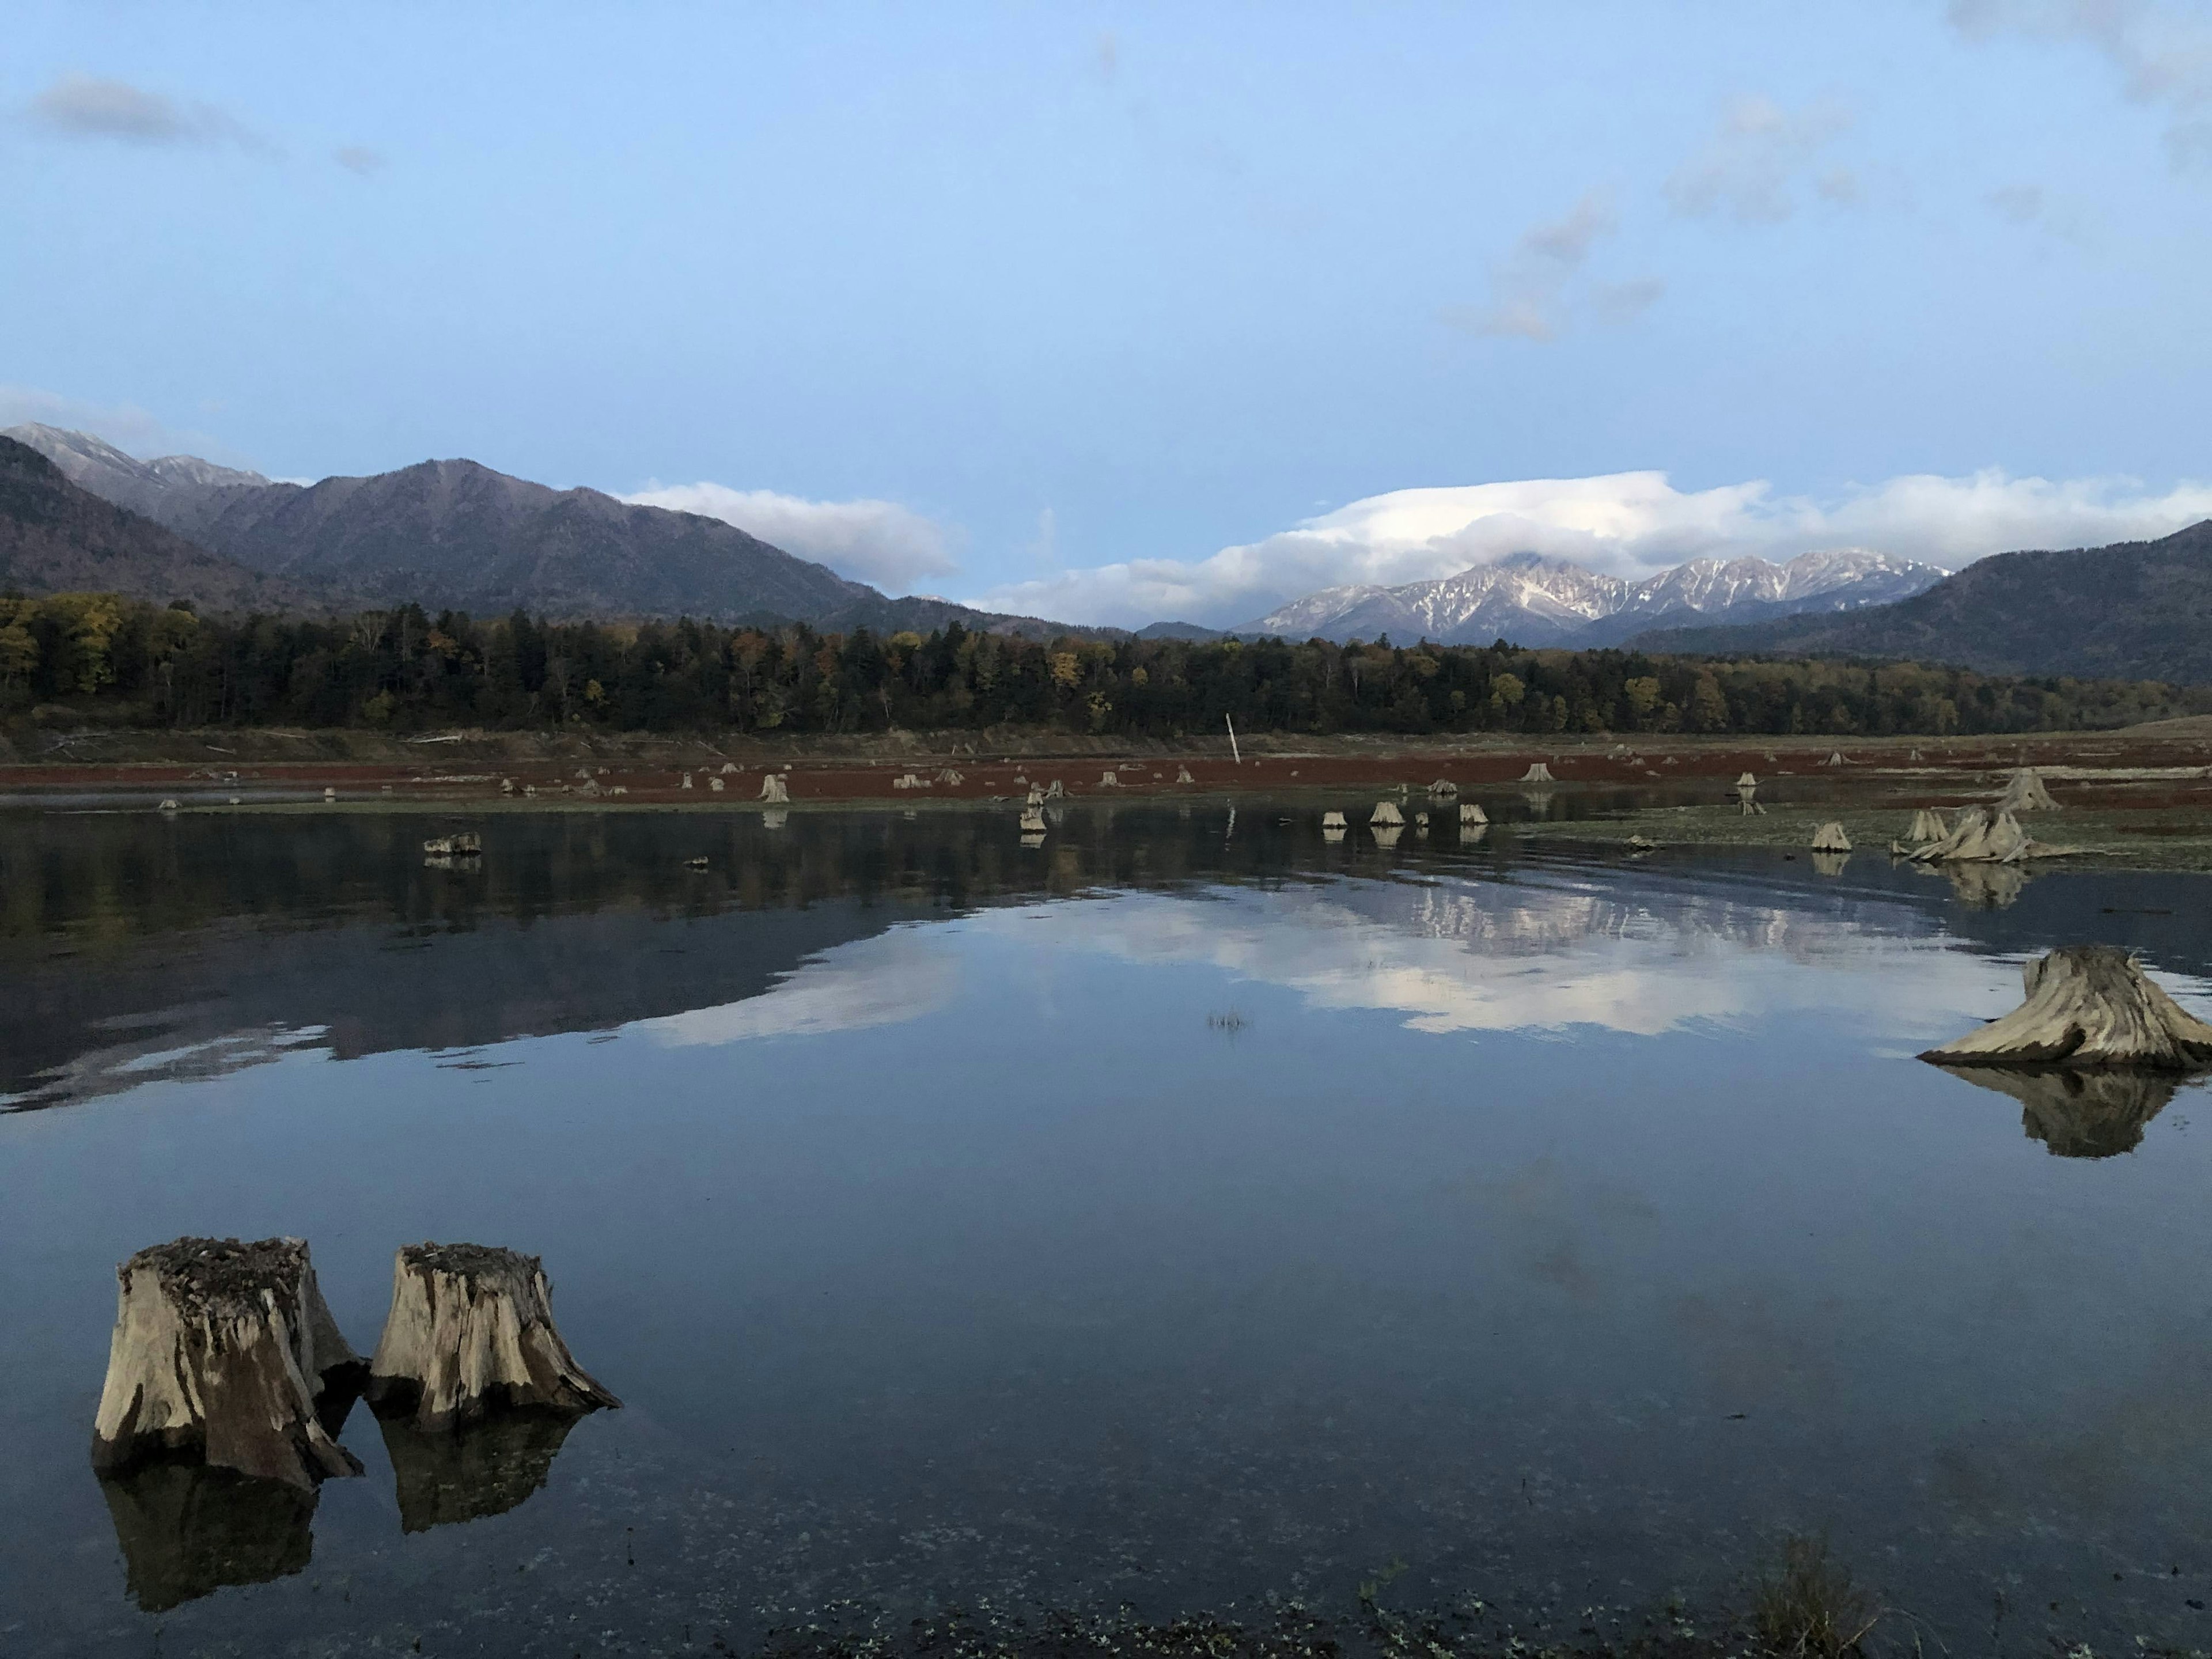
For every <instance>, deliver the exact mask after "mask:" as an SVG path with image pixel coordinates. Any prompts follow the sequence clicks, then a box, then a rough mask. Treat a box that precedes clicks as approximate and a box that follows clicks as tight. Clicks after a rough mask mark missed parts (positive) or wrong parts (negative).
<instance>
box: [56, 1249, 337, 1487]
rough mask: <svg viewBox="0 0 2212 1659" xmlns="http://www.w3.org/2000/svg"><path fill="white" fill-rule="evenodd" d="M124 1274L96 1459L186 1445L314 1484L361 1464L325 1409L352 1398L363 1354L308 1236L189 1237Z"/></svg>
mask: <svg viewBox="0 0 2212 1659" xmlns="http://www.w3.org/2000/svg"><path fill="white" fill-rule="evenodd" d="M115 1276H116V1279H117V1280H118V1284H119V1287H120V1288H119V1291H118V1296H117V1298H116V1310H115V1334H114V1337H113V1339H112V1340H111V1342H110V1343H109V1345H108V1354H107V1383H106V1387H105V1388H104V1389H102V1390H101V1392H100V1415H99V1419H98V1420H97V1422H96V1423H95V1424H94V1428H93V1449H92V1461H93V1465H94V1468H100V1469H104V1470H112V1469H121V1468H126V1467H128V1466H129V1465H130V1464H131V1463H133V1462H137V1461H138V1460H139V1459H141V1458H143V1457H147V1456H149V1455H156V1454H159V1453H161V1452H184V1453H197V1455H199V1457H200V1458H201V1460H202V1461H203V1462H206V1463H207V1464H209V1465H210V1466H211V1467H213V1468H227V1469H236V1470H237V1471H239V1473H240V1474H250V1475H255V1476H258V1477H259V1478H260V1479H262V1480H281V1481H283V1482H286V1483H287V1484H289V1485H290V1486H299V1487H302V1488H312V1487H313V1486H314V1484H315V1483H316V1482H317V1481H318V1480H322V1479H323V1478H324V1477H325V1476H327V1475H334V1474H360V1473H361V1472H362V1469H361V1465H360V1463H359V1462H356V1460H355V1458H354V1455H353V1454H352V1453H351V1452H349V1451H348V1450H346V1449H345V1448H344V1447H343V1446H341V1445H339V1444H338V1443H337V1441H336V1440H335V1439H333V1438H332V1437H331V1436H332V1428H331V1426H326V1425H325V1421H324V1420H323V1419H322V1417H320V1416H319V1414H318V1413H319V1408H320V1409H322V1410H325V1411H327V1410H329V1409H331V1407H332V1406H333V1404H334V1403H335V1402H336V1401H337V1400H339V1399H342V1400H343V1403H344V1404H345V1405H350V1404H351V1403H352V1398H353V1395H352V1390H353V1389H355V1388H356V1387H357V1386H358V1384H359V1381H360V1376H361V1356H360V1355H359V1354H356V1352H354V1351H353V1350H352V1349H351V1348H349V1347H348V1346H346V1340H345V1338H344V1337H343V1336H341V1335H340V1334H338V1328H337V1321H336V1320H334V1319H332V1318H331V1310H330V1309H329V1307H328V1306H327V1305H326V1304H325V1303H324V1301H323V1293H322V1291H321V1290H320V1289H319V1287H318V1286H317V1285H316V1284H315V1269H314V1267H313V1264H312V1263H311V1262H310V1261H308V1259H307V1243H306V1242H305V1241H304V1240H301V1239H297V1238H264V1239H262V1240H260V1241H259V1242H258V1243H252V1244H242V1243H240V1242H239V1241H238V1240H236V1239H234V1238H179V1239H177V1240H175V1241H174V1242H173V1243H167V1244H156V1245H155V1246H153V1247H152V1248H151V1249H143V1250H141V1251H139V1252H138V1254H137V1255H134V1256H132V1257H131V1259H130V1260H129V1261H126V1262H125V1263H124V1264H123V1265H122V1266H121V1267H118V1268H117V1269H116V1271H115ZM337 1416H338V1417H339V1418H340V1419H343V1411H339V1412H338V1413H337Z"/></svg>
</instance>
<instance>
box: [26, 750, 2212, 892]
mask: <svg viewBox="0 0 2212 1659" xmlns="http://www.w3.org/2000/svg"><path fill="white" fill-rule="evenodd" d="M992 735H993V734H977V735H975V736H974V737H970V736H969V735H966V734H936V735H934V736H930V735H927V734H915V733H907V732H893V733H889V734H882V735H878V736H872V737H868V738H841V739H829V740H815V741H810V742H807V743H805V744H798V743H789V744H769V743H764V742H761V741H758V740H708V739H705V738H689V739H686V738H655V737H650V736H645V735H632V736H627V737H619V738H606V737H597V736H583V735H574V736H572V735H568V734H551V735H546V734H533V733H514V732H449V733H434V734H430V735H428V737H417V738H397V737H391V736H385V735H380V734H376V733H366V732H292V731H284V730H256V731H251V732H115V733H85V734H78V735H76V736H75V737H72V738H64V739H57V740H56V742H55V744H54V745H53V747H54V749H56V750H59V752H49V753H48V754H46V755H44V756H41V757H39V758H37V759H35V760H32V759H24V758H20V757H21V747H22V745H21V744H18V745H16V755H17V756H18V758H15V759H14V760H12V761H0V808H6V807H9V806H15V807H23V808H33V809H35V808H49V809H52V808H76V809H79V810H82V809H93V810H99V809H103V808H104V809H107V810H120V811H159V810H162V804H163V803H164V802H171V801H173V802H174V803H175V805H174V808H173V810H175V811H180V812H234V811H246V812H257V813H259V812H299V811H402V812H417V813H424V814H429V815H435V816H438V817H443V818H455V819H464V818H469V817H475V816H477V815H489V814H495V813H501V812H510V811H595V812H605V811H699V812H714V811H757V810H760V809H761V808H762V807H763V805H774V806H776V807H778V808H781V809H783V810H789V811H823V810H837V809H881V808H884V807H895V808H897V809H900V810H902V811H926V810H945V809H948V808H952V809H963V810H971V811H972V810H979V809H980V810H1001V811H1010V810H1012V807H1013V806H1014V805H1016V804H1018V802H1019V801H1020V800H1021V799H1024V797H1025V796H1026V795H1027V794H1028V793H1029V791H1030V789H1031V788H1032V787H1036V788H1042V789H1045V790H1048V791H1051V790H1053V789H1054V787H1055V786H1057V794H1058V797H1059V799H1060V800H1061V801H1062V802H1064V803H1065V804H1067V805H1075V804H1078V803H1082V804H1089V805H1110V804H1112V803H1115V802H1119V801H1137V800H1148V799H1149V800H1158V799H1174V800H1177V801H1182V802H1187V803H1193V804H1196V803H1201V802H1206V801H1212V802H1215V803H1218V804H1220V805H1235V804H1236V803H1237V800H1239V799H1243V798H1248V797H1250V798H1257V797H1265V798H1267V799H1270V800H1273V801H1277V802H1280V803H1284V804H1286V805H1297V806H1304V805H1310V806H1311V807H1312V809H1313V810H1314V811H1315V813H1316V822H1317V821H1318V815H1319V813H1320V812H1321V811H1325V810H1328V809H1329V808H1335V809H1337V810H1340V811H1346V816H1347V817H1349V818H1350V819H1351V821H1352V824H1353V825H1354V826H1355V828H1356V827H1358V826H1359V825H1360V824H1362V823H1364V821H1365V817H1366V815H1367V811H1370V810H1371V809H1372V805H1373V804H1374V802H1375V801H1376V800H1378V799H1383V798H1386V797H1387V798H1390V799H1401V800H1402V801H1403V802H1404V803H1405V804H1406V810H1407V814H1408V816H1409V817H1412V816H1413V814H1414V813H1416V812H1418V811H1421V810H1422V809H1423V808H1424V807H1425V806H1426V805H1428V804H1429V803H1428V799H1427V791H1428V788H1429V786H1430V785H1431V783H1433V782H1436V781H1449V783H1451V784H1452V785H1454V786H1455V787H1456V788H1457V789H1458V790H1460V791H1461V792H1462V794H1463V795H1464V796H1465V797H1466V798H1468V799H1477V800H1489V801H1491V802H1492V803H1493V804H1494V805H1495V804H1498V803H1500V802H1501V801H1502V802H1503V803H1504V806H1505V808H1506V810H1505V811H1503V812H1500V811H1493V812H1492V817H1510V818H1511V820H1512V833H1513V834H1515V835H1516V836H1521V837H1523V838H1530V839H1566V840H1578V841H1585V842H1597V843H1601V844H1604V843H1613V842H1618V843H1620V844H1622V845H1623V847H1624V848H1626V844H1627V843H1628V842H1629V840H1630V838H1631V837H1632V836H1635V837H1640V838H1641V840H1642V841H1644V842H1657V843H1658V844H1659V848H1661V849H1662V851H1663V849H1665V848H1686V847H1697V846H1712V847H1773V848H1789V849H1792V850H1796V849H1809V847H1810V843H1811V839H1812V835H1813V831H1814V829H1816V828H1817V827H1818V826H1819V825H1820V824H1821V823H1829V822H1836V823H1842V824H1843V826H1844V830H1845V832H1846V834H1847V835H1848V836H1849V837H1850V841H1851V842H1852V845H1853V848H1854V849H1855V850H1856V851H1857V852H1859V853H1863V854H1880V853H1885V852H1887V848H1889V845H1890V843H1891V842H1892V841H1893V840H1894V839H1896V838H1898V837H1899V836H1901V834H1902V833H1903V831H1904V829H1905V823H1906V822H1907V821H1909V819H1910V817H1911V813H1912V812H1913V811H1914V810H1915V809H1917V808H1920V807H1932V808H1935V809H1936V810H1938V811H1955V810H1956V809H1957V808H1960V807H1962V806H1966V805H1986V804H1988V803H1990V801H1991V800H1993V799H1994V798H1995V797H1996V795H1997V793H1999V792H2000V791H2001V790H2002V788H2003V787H2004V783H2005V781H2006V780H2007V778H2008V777H2009V775H2011V774H2012V772H2013V771H2014V770H2015V769H2018V768H2021V767H2034V768H2037V769H2039V770H2040V771H2041V772H2042V774H2043V775H2044V778H2045V782H2046V784H2047V786H2048V787H2049V789H2050V792H2051V796H2052V798H2053V799H2055V800H2056V802H2057V805H2058V808H2059V809H2060V810H2059V811H2056V812H2052V813H2046V814H2038V815H2036V817H2035V820H2034V822H2035V824H2036V834H2037V835H2038V836H2039V839H2041V840H2044V841H2045V842H2053V843H2056V844H2059V845H2063V846H2065V847H2069V848H2075V849H2077V850H2076V851H2075V854H2073V855H2072V858H2070V859H2062V860H2042V861H2039V864H2038V865H2037V866H2036V867H2038V868H2039V869H2042V870H2046V871H2047V870H2057V869H2062V868H2064V867H2066V866H2067V865H2068V864H2069V863H2070V862H2072V861H2073V860H2075V859H2082V860H2098V861H2100V866H2101V867H2106V868H2139V869H2165V870H2172V869H2186V870H2212V719H2196V720H2172V721H2163V722H2160V723H2158V724H2155V725H2152V726H2136V727H2130V728H2124V729H2122V730H2119V731H2112V732H2053V733H2039V734H2036V735H2033V736H2027V737H2021V738H2003V739H1986V738H1973V739H1948V740H1947V739H1942V738H1869V739H1858V740H1853V739H1849V738H1785V739H1774V740H1771V741H1765V742H1759V741H1751V742H1747V741H1744V740H1741V739H1737V738H1729V739H1699V738H1681V737H1672V738H1638V739H1629V738H1583V739H1578V740H1575V741H1564V740H1559V739H1553V740H1541V739H1539V740H1531V739H1529V738H1525V737H1522V738H1482V739H1465V738H1436V739H1408V738H1362V737H1339V738H1310V737H1309V738H1299V737H1296V736H1292V735H1287V734H1280V733H1274V734H1265V735H1261V736H1259V737H1255V738H1249V739H1245V740H1243V741H1241V742H1240V744H1238V747H1237V751H1236V752H1234V753H1232V752H1231V748H1230V745H1229V744H1228V743H1227V742H1226V741H1225V740H1224V741H1221V742H1218V743H1215V742H1207V743H1204V744H1179V745H1172V746H1170V745H1166V744H1153V745H1143V746H1137V747H1132V746H1131V745H1128V744H1108V743H1105V742H1103V741H1097V740H1087V739H1081V738H1066V737H1064V736H1054V735H1051V734H1036V733H1031V734H1025V735H1021V736H1009V737H1008V738H1006V741H1002V742H999V743H996V744H994V743H992V742H991V741H990V738H991V737H992ZM1540 763H1541V765H1543V766H1544V767H1545V768H1546V769H1547V770H1548V771H1549V773H1550V774H1551V778H1552V781H1550V782H1549V783H1528V782H1525V781H1523V780H1524V775H1525V774H1526V773H1527V772H1528V770H1529V769H1530V768H1531V767H1532V766H1534V765H1537V764H1540ZM1746 772H1748V773H1751V774H1752V775H1754V776H1755V777H1757V778H1758V780H1759V799H1760V801H1761V802H1762V804H1764V805H1765V806H1766V808H1767V810H1766V811H1765V814H1764V815H1763V816H1746V815H1744V814H1742V813H1741V812H1740V811H1739V810H1738V808H1737V806H1736V805H1735V797H1734V794H1733V786H1734V784H1735V780H1736V779H1737V778H1738V777H1739V776H1740V775H1741V774H1743V773H1746ZM771 779H773V780H775V783H771V782H770V781H769V780H771ZM778 786H780V787H781V793H784V794H787V797H788V799H787V802H783V801H777V800H775V799H774V797H775V794H776V793H778ZM1401 791H1402V794H1401ZM1516 795H1517V796H1518V797H1519V800H1518V802H1516V801H1515V800H1514V799H1513V797H1515V796H1516ZM764 798H765V799H764ZM1438 816H1439V823H1438V827H1439V829H1441V828H1442V827H1443V825H1442V822H1441V819H1442V817H1443V816H1445V815H1443V814H1439V815H1438ZM1450 816H1454V817H1455V814H1451V815H1450ZM1415 823H1416V826H1417V829H1418V828H1419V827H1420V825H1419V820H1418V819H1417V820H1415ZM1454 828H1456V826H1454Z"/></svg>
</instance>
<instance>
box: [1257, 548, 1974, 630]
mask: <svg viewBox="0 0 2212 1659" xmlns="http://www.w3.org/2000/svg"><path fill="white" fill-rule="evenodd" d="M1944 574H1945V573H1944V572H1943V571H1942V570H1941V569H1940V568H1937V567H1936V566H1935V565H1932V564H1919V563H1916V562H1913V561H1911V560H1909V559H1893V558H1891V557H1890V556H1887V554H1882V553H1875V552H1870V551H1869V550H1865V549H1863V548H1838V549H1834V550H1829V551H1826V552H1820V553H1804V554H1800V555H1799V556H1797V557H1796V558H1794V559H1792V560H1790V562H1789V563H1787V564H1781V565H1778V564H1771V563H1769V562H1767V561H1766V560H1765V559H1758V558H1743V559H1733V560H1728V561H1723V560H1720V559H1692V560H1689V561H1688V562H1686V563H1683V564H1679V565H1676V566H1675V567H1674V568H1673V569H1671V570H1663V571H1661V572H1660V573H1659V574H1656V575H1655V576H1649V577H1646V578H1645V579H1644V580H1642V581H1640V582H1626V581H1622V580H1620V578H1618V577H1615V576H1607V575H1601V574H1599V573H1598V572H1596V571H1595V570H1587V569H1584V568H1583V567H1582V566H1581V565H1578V564H1573V563H1571V562H1568V561H1567V560H1565V559H1551V558H1546V557H1544V556H1542V555H1541V554H1536V553H1516V554H1512V555H1510V556H1507V557H1505V558H1503V559H1499V560H1498V561H1497V562H1495V563H1492V564H1484V565H1477V566H1475V567H1474V568H1473V569H1471V570H1463V571H1462V572H1461V573H1460V574H1458V575H1456V576H1447V577H1445V578H1443V580H1439V581H1428V582H1409V583H1407V585H1406V586H1402V587H1376V586H1352V587H1329V588H1323V589H1322V591H1321V592H1317V593H1310V594H1308V595H1307V596H1306V597H1305V598H1304V599H1298V600H1295V601H1293V602H1292V603H1291V604H1289V605H1285V606H1283V607H1282V608H1281V609H1280V610H1278V611H1271V612H1269V613H1268V614H1267V616H1265V617H1261V618H1260V620H1259V621H1257V622H1255V623H1251V624H1250V625H1249V627H1248V628H1247V629H1242V630H1239V631H1242V632H1249V633H1261V634H1280V635H1288V636H1290V637H1291V638H1294V639H1308V638H1310V637H1312V636H1313V635H1322V637H1324V638H1328V639H1335V640H1348V639H1365V640H1371V639H1374V638H1376V636H1377V635H1383V634H1389V635H1391V637H1392V638H1394V639H1396V640H1399V641H1411V640H1415V639H1430V640H1434V641H1437V643H1438V644H1441V645H1487V644H1488V643H1489V642H1490V641H1492V640H1496V639H1507V640H1511V641H1513V642H1514V643H1516V645H1530V646H1540V645H1563V646H1577V647H1581V646H1594V645H1617V644H1620V642H1621V641H1625V640H1627V639H1629V638H1631V637H1632V636H1634V635H1638V634H1639V633H1642V632H1643V631H1644V630H1645V629H1649V628H1650V627H1651V626H1653V624H1654V623H1658V622H1661V621H1662V620H1666V619H1671V618H1685V617H1698V618H1699V619H1701V620H1713V621H1720V620H1723V619H1724V620H1727V621H1729V622H1748V621H1753V620H1760V619H1765V618H1767V617H1778V616H1787V615H1790V614H1792V613H1794V612H1796V611H1812V610H1819V611H1843V610H1849V609H1853V608H1856V607H1857V606H1860V605H1878V604H1881V603H1883V602H1885V601H1887V600H1891V599H1902V598H1904V597H1905V596H1906V595H1908V594H1911V593H1917V592H1920V591H1921V590H1923V588H1926V587H1927V586H1929V585H1930V584H1931V583H1934V582H1937V581H1940V580H1942V578H1943V575H1944Z"/></svg>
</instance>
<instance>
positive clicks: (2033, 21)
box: [1951, 0, 2212, 167]
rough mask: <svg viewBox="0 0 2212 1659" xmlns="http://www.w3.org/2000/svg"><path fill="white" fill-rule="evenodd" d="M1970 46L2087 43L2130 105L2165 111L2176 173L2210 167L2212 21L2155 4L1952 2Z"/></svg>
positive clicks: (2190, 9)
mask: <svg viewBox="0 0 2212 1659" xmlns="http://www.w3.org/2000/svg"><path fill="white" fill-rule="evenodd" d="M1951 21H1952V23H1953V24H1954V26H1955V27H1958V29H1959V30H1960V32H1961V33H1964V34H1966V36H1968V37H1969V38H1970V39H1973V40H1990V39H1993V38H1995V37H1996V36H1997V35H2000V34H2006V33H2013V34H2025V35H2028V36H2032V37H2039V38H2042V39H2045V40H2081V41H2085V42H2087V44H2088V45H2089V46H2092V47H2093V48H2094V49H2095V50H2096V51H2097V52H2100V53H2102V54H2103V56H2104V57H2105V58H2106V61H2107V62H2108V63H2110V64H2112V66H2113V67H2114V68H2115V69H2117V70H2118V71H2119V72H2120V78H2121V83H2122V86H2123V88H2124V90H2125V93H2126V95H2127V97H2128V99H2129V100H2130V101H2131V102H2134V103H2138V104H2142V105H2146V106H2154V107H2160V108H2163V109H2165V110H2166V111H2167V112H2169V113H2170V115H2171V117H2172V119H2171V120H2170V122H2169V124H2168V125H2167V127H2166V135H2165V137H2166V154H2167V155H2168V157H2169V158H2170V159H2171V160H2172V162H2173V164H2174V165H2175V166H2176V167H2190V166H2192V165H2196V164H2197V163H2201V162H2204V161H2212V13H2208V11H2207V9H2205V8H2204V7H2203V6H2201V5H2198V6H2174V5H2165V4H2160V3H2157V0H1952V5H1951Z"/></svg>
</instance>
